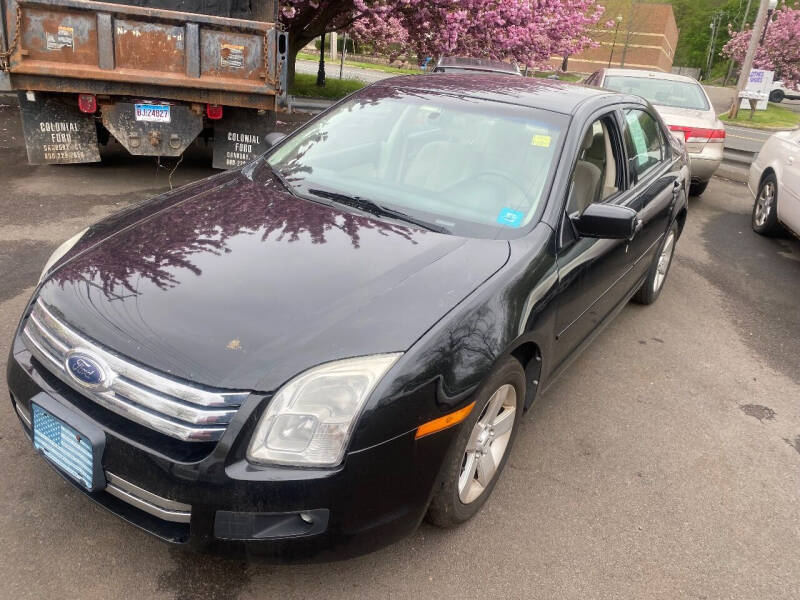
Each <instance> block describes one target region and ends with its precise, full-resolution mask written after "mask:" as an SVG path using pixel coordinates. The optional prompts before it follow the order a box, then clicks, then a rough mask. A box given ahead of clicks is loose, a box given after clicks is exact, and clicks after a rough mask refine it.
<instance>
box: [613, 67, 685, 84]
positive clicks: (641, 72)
mask: <svg viewBox="0 0 800 600" xmlns="http://www.w3.org/2000/svg"><path fill="white" fill-rule="evenodd" d="M603 75H604V76H606V77H607V76H609V75H612V76H613V75H621V76H624V77H641V78H643V79H644V78H647V79H666V80H667V81H684V82H686V83H697V84H698V85H699V83H698V81H697V80H696V79H694V78H692V77H687V76H686V75H678V74H676V73H665V72H663V71H648V70H646V69H603Z"/></svg>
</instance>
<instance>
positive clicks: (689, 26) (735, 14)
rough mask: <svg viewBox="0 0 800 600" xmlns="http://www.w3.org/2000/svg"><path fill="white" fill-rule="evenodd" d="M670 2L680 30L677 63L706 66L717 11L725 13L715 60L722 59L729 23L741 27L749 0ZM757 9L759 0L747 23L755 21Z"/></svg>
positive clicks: (678, 0) (719, 32)
mask: <svg viewBox="0 0 800 600" xmlns="http://www.w3.org/2000/svg"><path fill="white" fill-rule="evenodd" d="M670 4H672V8H673V10H674V11H675V21H676V22H677V24H678V30H679V31H680V37H679V38H678V47H677V48H676V50H675V61H674V62H675V65H676V66H682V67H705V64H706V57H707V56H708V45H709V42H710V41H711V21H712V19H713V18H714V14H715V13H717V12H722V13H724V15H723V17H722V19H721V20H720V27H719V31H718V33H717V40H716V43H715V44H714V61H715V62H719V61H720V60H721V57H720V52H721V50H722V47H723V46H724V45H725V43H726V42H727V41H728V39H729V35H728V23H730V24H731V25H732V27H733V29H734V30H735V31H738V30H739V29H740V28H741V26H742V18H743V17H744V11H745V8H746V7H747V0H671V2H670ZM757 12H758V0H752V2H751V5H750V12H749V13H748V18H747V22H748V23H752V22H753V21H754V20H755V18H756V13H757Z"/></svg>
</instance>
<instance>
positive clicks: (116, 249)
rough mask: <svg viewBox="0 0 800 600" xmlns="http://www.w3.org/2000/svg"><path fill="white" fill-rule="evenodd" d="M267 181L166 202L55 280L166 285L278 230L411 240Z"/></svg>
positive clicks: (321, 238) (319, 236) (316, 239)
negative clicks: (247, 240) (200, 260)
mask: <svg viewBox="0 0 800 600" xmlns="http://www.w3.org/2000/svg"><path fill="white" fill-rule="evenodd" d="M273 185H274V184H273V183H272V180H271V177H270V176H269V175H267V174H266V173H265V174H264V175H263V176H262V177H258V176H256V177H255V179H254V181H249V180H247V179H245V178H237V179H236V180H234V181H233V182H232V184H228V185H225V186H223V187H222V188H216V189H213V190H209V191H206V192H203V193H201V194H200V195H198V197H196V198H193V199H190V200H188V201H184V202H183V203H180V201H179V200H178V203H177V204H176V205H175V206H173V207H172V208H170V209H168V210H166V211H164V212H163V213H161V214H159V215H158V216H156V217H154V218H150V219H146V220H144V221H143V222H141V223H139V224H138V225H136V226H135V227H132V228H130V229H127V230H124V231H122V232H120V233H118V234H117V235H116V236H114V237H113V238H111V239H109V240H107V241H106V242H104V243H101V244H100V245H99V246H98V247H96V248H94V249H93V250H91V251H90V252H89V253H88V254H86V255H85V256H82V257H79V258H77V259H76V260H74V261H73V262H71V263H69V264H67V265H66V266H64V267H63V268H61V269H60V270H58V271H57V272H56V273H55V274H54V275H53V279H54V280H55V281H56V282H57V283H59V284H60V285H61V286H64V285H65V284H68V283H78V282H81V281H85V282H88V283H90V284H92V285H95V286H97V287H99V288H100V289H102V291H103V293H104V294H106V295H107V296H109V297H111V296H116V295H118V294H119V293H120V292H122V291H127V292H130V293H133V294H138V291H137V290H136V289H135V287H134V284H135V281H136V280H137V279H138V278H140V277H141V278H145V279H148V280H150V281H152V282H153V283H154V284H155V285H156V286H157V287H159V288H161V289H169V288H171V287H175V286H176V285H178V284H179V283H180V280H179V278H178V277H176V276H175V271H176V270H177V269H188V270H189V271H191V272H192V273H194V274H195V275H197V276H200V275H201V274H202V271H201V270H200V268H198V267H197V265H196V264H195V263H194V262H193V261H192V257H193V256H196V255H199V254H213V255H218V256H219V255H222V254H226V253H229V252H230V248H229V246H228V240H230V239H231V238H232V237H234V236H237V235H255V234H259V233H260V234H261V239H262V240H263V241H266V240H267V238H269V236H270V235H272V234H277V235H276V237H275V240H276V241H280V242H284V241H285V242H287V243H292V242H297V241H299V240H300V238H301V236H302V235H308V236H309V237H310V239H311V242H312V243H313V244H325V243H326V242H327V239H326V234H328V233H329V232H331V231H337V230H338V231H341V232H343V233H345V234H346V235H347V236H348V237H349V238H350V243H351V244H352V246H353V248H359V247H360V244H361V237H360V232H361V230H362V229H369V230H375V231H378V232H379V233H381V234H382V235H387V236H388V235H395V236H399V237H402V238H404V239H406V240H408V241H409V242H410V243H416V241H415V240H414V237H413V235H412V232H411V231H410V230H409V229H408V228H406V227H403V226H400V225H394V224H391V223H384V222H381V221H378V220H377V219H372V218H369V217H366V216H362V215H358V214H353V213H349V212H346V211H339V210H336V209H334V208H329V207H327V206H321V205H318V204H314V203H311V202H310V201H308V200H303V199H300V198H295V197H292V196H289V195H288V194H285V193H279V192H278V191H277V190H275V189H274V188H273ZM420 233H424V232H422V231H421V232H420ZM415 235H416V234H415Z"/></svg>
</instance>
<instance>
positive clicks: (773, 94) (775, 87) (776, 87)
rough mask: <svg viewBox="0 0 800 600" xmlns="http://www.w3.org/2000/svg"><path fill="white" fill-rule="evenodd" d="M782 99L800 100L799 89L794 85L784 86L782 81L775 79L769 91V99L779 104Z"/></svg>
mask: <svg viewBox="0 0 800 600" xmlns="http://www.w3.org/2000/svg"><path fill="white" fill-rule="evenodd" d="M784 100H800V90H798V89H797V87H796V86H794V87H791V86H790V87H786V86H785V85H784V84H783V82H782V81H776V82H774V83H773V84H772V89H771V90H770V92H769V101H770V102H775V103H778V104H780V103H781V102H783V101H784Z"/></svg>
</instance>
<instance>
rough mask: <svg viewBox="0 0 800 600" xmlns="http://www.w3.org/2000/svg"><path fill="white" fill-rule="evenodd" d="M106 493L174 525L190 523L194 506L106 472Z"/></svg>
mask: <svg viewBox="0 0 800 600" xmlns="http://www.w3.org/2000/svg"><path fill="white" fill-rule="evenodd" d="M106 481H107V482H108V483H107V485H106V492H108V493H109V494H111V495H112V496H115V497H116V498H119V499H120V500H122V501H123V502H127V503H128V504H130V505H131V506H135V507H136V508H139V509H141V510H143V511H144V512H146V513H148V514H151V515H153V516H154V517H158V518H159V519H163V520H165V521H172V522H173V523H189V522H190V521H191V520H192V506H191V505H190V504H184V503H183V502H176V501H175V500H169V499H167V498H162V497H161V496H157V495H156V494H154V493H152V492H148V491H147V490H145V489H142V488H140V487H139V486H138V485H134V484H132V483H131V482H129V481H125V480H124V479H122V478H121V477H119V476H117V475H114V474H113V473H109V472H108V471H106Z"/></svg>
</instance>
